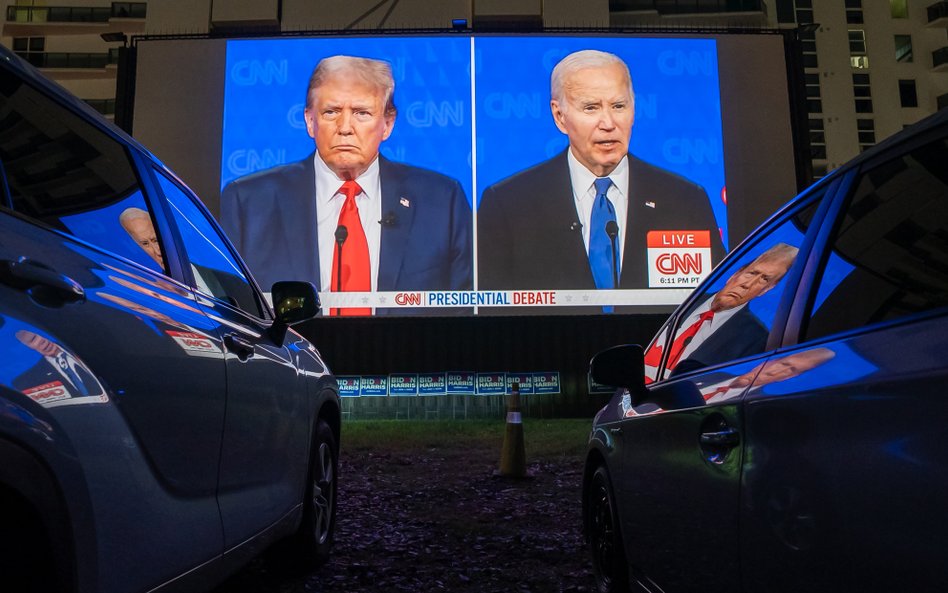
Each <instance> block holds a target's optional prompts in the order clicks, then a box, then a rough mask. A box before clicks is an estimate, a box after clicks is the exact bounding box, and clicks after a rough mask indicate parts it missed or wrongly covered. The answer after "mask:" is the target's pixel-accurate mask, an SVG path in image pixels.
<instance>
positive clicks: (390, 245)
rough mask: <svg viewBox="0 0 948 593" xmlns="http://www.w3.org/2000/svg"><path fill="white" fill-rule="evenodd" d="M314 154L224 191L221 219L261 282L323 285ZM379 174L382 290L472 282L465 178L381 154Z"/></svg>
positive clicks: (451, 287)
mask: <svg viewBox="0 0 948 593" xmlns="http://www.w3.org/2000/svg"><path fill="white" fill-rule="evenodd" d="M313 156H314V155H313V154H310V156H308V157H306V158H305V159H303V160H302V161H299V162H296V163H290V164H288V165H281V166H278V167H274V168H272V169H267V170H266V171H260V172H258V173H254V174H252V175H248V176H246V177H241V178H240V179H236V180H234V181H233V182H231V183H229V184H228V185H227V186H226V187H225V188H224V191H223V193H222V194H221V224H222V226H223V227H224V230H225V231H226V232H227V234H228V236H229V237H230V239H231V241H233V243H234V246H235V247H237V250H238V251H239V252H240V254H241V255H242V256H243V258H244V261H246V262H247V265H248V266H249V267H250V271H251V273H253V275H254V277H255V278H256V279H257V281H258V282H259V283H260V285H261V287H262V288H263V289H264V290H269V289H270V286H272V285H273V283H274V282H276V281H277V280H305V281H309V282H312V283H313V284H315V285H316V286H317V287H319V255H318V252H317V249H318V242H317V240H316V196H315V195H314V192H315V187H316V180H315V179H316V173H315V170H314V168H313ZM379 178H380V180H381V186H382V218H383V221H385V223H384V224H383V226H382V237H381V247H380V249H379V273H378V274H379V276H378V290H380V291H412V290H470V289H471V288H472V286H473V274H472V270H471V266H472V247H471V245H472V237H471V235H472V233H471V209H470V206H469V204H468V202H467V198H466V197H465V196H464V190H463V189H462V188H461V185H460V184H459V183H458V182H457V181H456V180H454V179H451V178H450V177H447V176H445V175H442V174H440V173H435V172H434V171H429V170H427V169H420V168H418V167H411V166H408V165H403V164H400V163H395V162H392V161H389V160H387V159H385V158H383V157H381V156H379Z"/></svg>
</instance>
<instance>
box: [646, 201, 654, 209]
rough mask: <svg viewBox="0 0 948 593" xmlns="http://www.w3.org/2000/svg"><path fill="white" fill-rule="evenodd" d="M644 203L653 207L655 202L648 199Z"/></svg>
mask: <svg viewBox="0 0 948 593" xmlns="http://www.w3.org/2000/svg"><path fill="white" fill-rule="evenodd" d="M645 205H646V206H648V207H649V208H654V207H655V202H653V201H651V200H649V201H647V202H645Z"/></svg>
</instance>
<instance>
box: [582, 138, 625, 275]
mask: <svg viewBox="0 0 948 593" xmlns="http://www.w3.org/2000/svg"><path fill="white" fill-rule="evenodd" d="M567 152H568V154H567V157H566V160H567V161H568V162H569V178H570V182H571V184H572V186H573V200H574V203H575V204H576V215H577V216H578V217H579V220H580V222H582V224H583V244H584V245H585V246H586V254H587V255H588V254H589V231H590V228H589V218H590V216H592V209H593V203H594V202H595V200H596V186H595V185H593V182H595V181H596V179H597V177H596V176H595V175H593V174H592V171H590V170H589V169H587V168H586V167H585V165H583V164H582V163H580V162H579V161H578V160H576V157H574V156H573V149H572V148H570V149H569V150H568V151H567ZM608 177H609V179H611V180H612V185H611V186H610V187H609V191H608V192H607V193H606V197H607V198H609V201H610V202H612V205H613V207H614V208H615V209H616V223H617V224H618V225H619V236H618V237H617V240H618V241H619V271H620V272H621V271H622V254H623V253H625V227H626V224H625V223H626V221H627V220H628V216H627V215H628V212H629V157H628V156H624V157H622V160H621V161H619V164H618V165H617V166H616V168H615V169H614V170H613V171H612V173H610V174H609V175H608Z"/></svg>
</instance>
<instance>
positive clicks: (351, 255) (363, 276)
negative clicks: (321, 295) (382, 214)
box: [329, 179, 372, 315]
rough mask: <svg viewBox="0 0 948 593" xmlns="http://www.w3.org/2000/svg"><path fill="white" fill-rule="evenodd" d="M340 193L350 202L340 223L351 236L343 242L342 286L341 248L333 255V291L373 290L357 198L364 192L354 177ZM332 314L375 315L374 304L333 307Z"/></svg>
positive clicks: (340, 216) (367, 249)
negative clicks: (355, 306) (340, 268)
mask: <svg viewBox="0 0 948 593" xmlns="http://www.w3.org/2000/svg"><path fill="white" fill-rule="evenodd" d="M337 193H341V194H345V196H346V201H345V203H344V204H343V205H342V211H341V212H339V225H340V226H344V227H346V230H347V231H348V236H347V237H346V241H345V243H343V245H342V275H341V278H342V286H341V287H340V286H339V278H340V274H339V265H340V262H339V247H338V246H336V248H335V249H334V250H333V256H332V281H331V282H332V283H331V286H332V292H369V291H371V290H372V266H371V265H370V264H369V243H368V241H366V239H365V231H364V230H363V229H362V219H360V218H359V207H358V206H356V201H355V197H356V196H357V195H359V194H360V193H362V188H361V187H359V184H358V183H356V182H355V181H352V180H351V179H350V180H349V181H346V182H345V183H343V184H342V187H340V188H339V191H338V192H337ZM329 314H330V315H371V314H372V309H371V307H359V308H353V307H350V308H345V309H330V310H329Z"/></svg>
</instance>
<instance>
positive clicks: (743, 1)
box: [609, 0, 767, 27]
mask: <svg viewBox="0 0 948 593" xmlns="http://www.w3.org/2000/svg"><path fill="white" fill-rule="evenodd" d="M609 14H610V24H611V25H612V26H614V27H616V26H619V27H622V26H628V27H635V26H642V25H649V26H651V25H656V24H659V25H668V26H676V25H677V26H680V25H686V24H687V25H693V24H697V25H700V24H709V23H713V24H717V25H727V26H745V25H746V26H752V27H758V26H765V25H766V24H767V5H766V4H764V2H763V0H609ZM683 19H688V22H687V23H686V22H685V21H684V20H683Z"/></svg>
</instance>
